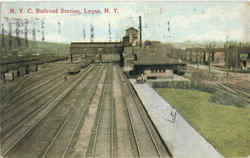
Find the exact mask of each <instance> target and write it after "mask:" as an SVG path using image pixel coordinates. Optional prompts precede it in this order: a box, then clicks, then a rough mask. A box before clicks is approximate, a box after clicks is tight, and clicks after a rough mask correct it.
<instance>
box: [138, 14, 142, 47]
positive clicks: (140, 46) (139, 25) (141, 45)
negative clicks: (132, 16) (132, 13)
mask: <svg viewBox="0 0 250 158" xmlns="http://www.w3.org/2000/svg"><path fill="white" fill-rule="evenodd" d="M139 28H140V48H141V47H142V27H141V16H139Z"/></svg>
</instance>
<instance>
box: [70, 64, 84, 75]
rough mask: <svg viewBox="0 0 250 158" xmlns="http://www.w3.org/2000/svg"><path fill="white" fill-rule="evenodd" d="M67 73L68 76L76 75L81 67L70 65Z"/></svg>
mask: <svg viewBox="0 0 250 158" xmlns="http://www.w3.org/2000/svg"><path fill="white" fill-rule="evenodd" d="M67 71H68V74H77V73H79V72H80V71H81V65H80V64H70V65H69V67H68V70H67Z"/></svg>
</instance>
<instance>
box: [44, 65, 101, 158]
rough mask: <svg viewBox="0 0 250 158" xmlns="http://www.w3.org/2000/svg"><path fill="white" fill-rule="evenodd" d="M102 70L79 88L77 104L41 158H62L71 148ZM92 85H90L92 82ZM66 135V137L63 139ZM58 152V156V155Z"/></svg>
mask: <svg viewBox="0 0 250 158" xmlns="http://www.w3.org/2000/svg"><path fill="white" fill-rule="evenodd" d="M102 71H103V69H102V68H101V69H100V70H97V71H96V73H95V74H97V76H94V75H93V76H92V77H91V79H90V80H88V81H87V83H85V86H84V87H83V88H81V92H80V95H79V97H77V98H79V100H78V102H77V103H76V104H75V105H74V108H72V110H71V111H70V114H69V115H67V117H66V119H65V120H64V121H63V124H62V126H60V128H58V130H57V132H56V134H55V137H54V138H53V139H52V140H51V141H50V143H49V145H48V146H47V147H46V149H45V150H44V152H43V153H42V154H41V158H57V157H60V158H64V157H67V156H66V155H67V154H68V152H69V151H70V148H71V147H72V146H73V145H72V143H73V139H76V138H75V137H76V135H77V133H78V132H79V130H80V129H81V126H80V125H81V124H83V123H84V118H85V117H86V115H87V113H88V109H89V104H90V102H91V100H92V98H93V96H94V94H95V91H96V89H97V84H96V83H97V82H98V81H99V80H100V77H101V74H102V73H101V72H102ZM93 81H94V83H91V82H93ZM65 135H67V137H65ZM58 152H59V153H60V154H58Z"/></svg>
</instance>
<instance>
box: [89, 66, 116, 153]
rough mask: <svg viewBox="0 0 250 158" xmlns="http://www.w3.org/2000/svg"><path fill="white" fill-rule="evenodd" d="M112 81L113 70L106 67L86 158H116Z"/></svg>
mask: <svg viewBox="0 0 250 158" xmlns="http://www.w3.org/2000/svg"><path fill="white" fill-rule="evenodd" d="M112 80H113V68H112V67H111V65H108V71H107V75H106V77H105V80H104V86H103V88H102V94H101V98H100V101H99V105H98V108H97V114H96V119H95V123H94V126H93V129H92V134H91V137H90V141H89V145H88V149H87V152H86V157H111V158H112V157H117V148H118V147H117V134H116V117H115V116H116V114H115V113H116V111H115V105H114V99H113V95H112V86H113V85H112V84H113V83H112V82H113V81H112Z"/></svg>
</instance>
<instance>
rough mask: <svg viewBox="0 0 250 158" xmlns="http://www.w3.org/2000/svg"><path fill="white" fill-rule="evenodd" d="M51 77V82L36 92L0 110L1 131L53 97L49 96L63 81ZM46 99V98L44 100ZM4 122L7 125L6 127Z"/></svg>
mask: <svg viewBox="0 0 250 158" xmlns="http://www.w3.org/2000/svg"><path fill="white" fill-rule="evenodd" d="M58 77H60V76H57V78H56V79H55V78H53V80H50V81H51V82H50V83H48V85H47V86H44V87H42V88H40V89H38V91H37V92H33V93H32V94H31V96H27V97H25V96H24V97H23V98H22V99H21V100H20V101H17V102H16V103H13V104H11V105H10V106H9V107H8V108H6V109H3V110H2V114H3V116H2V119H1V126H2V128H3V129H2V133H7V132H5V131H6V130H8V129H11V128H12V127H13V126H16V125H17V124H19V123H20V122H21V121H22V119H24V118H25V116H27V115H29V114H31V113H33V111H36V110H37V109H39V108H41V107H42V106H43V105H46V103H47V102H48V101H49V100H50V99H53V98H50V97H49V96H50V95H51V94H52V93H55V92H56V91H57V90H58V89H60V88H61V86H62V84H64V83H65V81H64V80H63V79H62V78H61V80H60V78H58ZM46 99H47V100H46ZM5 124H6V125H7V126H8V127H9V128H7V129H6V126H5Z"/></svg>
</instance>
